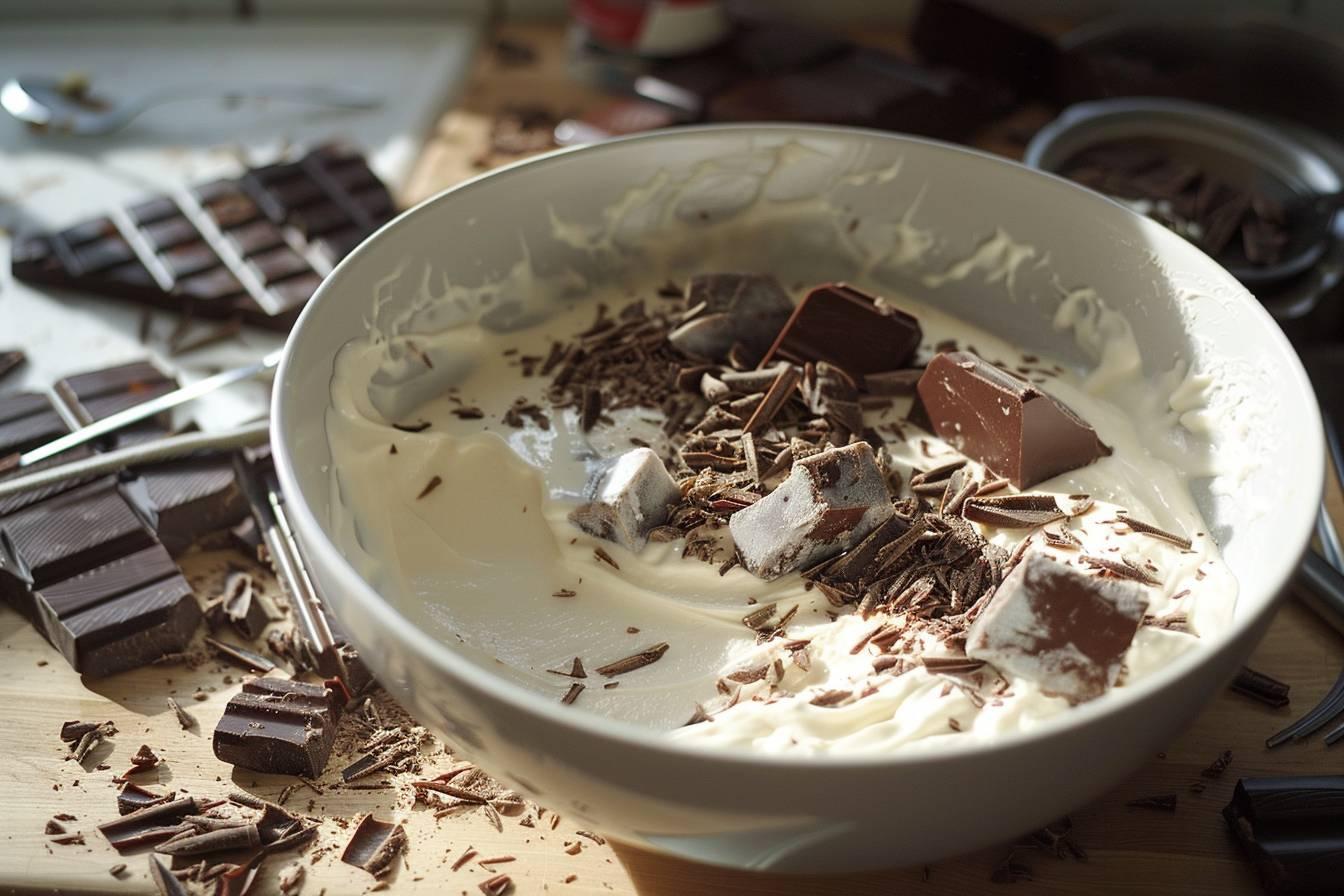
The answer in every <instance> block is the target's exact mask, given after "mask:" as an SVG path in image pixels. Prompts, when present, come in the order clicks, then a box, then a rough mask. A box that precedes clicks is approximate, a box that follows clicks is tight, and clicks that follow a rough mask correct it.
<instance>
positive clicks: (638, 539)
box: [569, 448, 681, 551]
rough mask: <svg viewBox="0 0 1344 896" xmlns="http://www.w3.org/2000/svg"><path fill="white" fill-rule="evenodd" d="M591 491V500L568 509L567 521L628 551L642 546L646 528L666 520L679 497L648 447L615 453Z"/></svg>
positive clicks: (675, 485)
mask: <svg viewBox="0 0 1344 896" xmlns="http://www.w3.org/2000/svg"><path fill="white" fill-rule="evenodd" d="M592 494H593V499H592V500H591V501H589V502H588V503H586V504H583V505H582V506H580V507H577V508H575V509H574V510H573V511H572V512H571V513H570V515H569V519H570V522H572V523H574V525H576V526H578V527H579V528H580V529H582V530H583V531H585V532H588V533H589V534H592V535H596V536H597V537H598V538H605V539H607V540H608V541H614V542H616V543H617V544H619V545H621V546H622V547H625V548H627V549H629V550H631V551H639V550H641V549H643V547H644V545H645V544H646V543H647V542H648V540H649V532H650V531H651V530H653V529H654V528H655V527H657V526H661V525H663V524H664V523H666V522H667V517H668V508H669V506H670V505H672V504H675V503H677V502H678V501H679V500H681V489H679V488H678V487H677V482H676V480H675V479H673V478H672V477H671V476H670V475H669V474H668V472H667V468H666V467H665V466H663V462H662V460H660V459H659V457H658V455H657V454H655V453H654V452H653V451H652V450H651V449H649V448H635V449H633V450H631V451H627V452H626V453H625V454H622V455H621V456H620V457H618V458H617V459H616V461H615V463H613V464H612V465H611V466H610V467H608V468H607V469H606V470H605V471H603V473H602V474H601V476H600V477H599V478H598V480H597V482H596V483H594V485H593V489H592Z"/></svg>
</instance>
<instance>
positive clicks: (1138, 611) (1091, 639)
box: [966, 551, 1148, 703]
mask: <svg viewBox="0 0 1344 896" xmlns="http://www.w3.org/2000/svg"><path fill="white" fill-rule="evenodd" d="M1147 594H1148V592H1147V590H1146V588H1145V587H1144V586H1143V585H1140V584H1138V583H1137V582H1131V581H1125V580H1119V579H1103V578H1100V577H1099V576H1095V575H1090V574H1088V573H1086V572H1083V571H1082V570H1080V569H1078V568H1076V567H1073V566H1070V565H1069V564H1067V563H1062V562H1060V561H1059V560H1055V559H1054V558H1052V557H1050V556H1049V555H1048V554H1044V553H1041V552H1038V551H1031V552H1028V553H1027V555H1026V556H1025V557H1024V558H1023V559H1022V562H1021V563H1019V564H1018V565H1017V567H1016V568H1015V569H1014V570H1013V571H1012V572H1011V573H1009V575H1008V576H1007V577H1006V578H1005V579H1004V580H1003V584H1001V585H1000V586H999V587H998V590H997V591H995V592H994V597H993V598H992V599H991V601H990V603H989V605H988V606H987V607H986V608H985V610H984V612H982V613H981V614H980V616H979V617H977V618H976V620H975V622H974V623H973V624H972V625H971V628H970V630H969V631H968V632H967V635H966V655H967V656H969V657H971V658H972V659H979V660H984V661H985V662H987V663H990V664H991V665H993V666H995V667H997V668H999V669H1001V670H1002V671H1004V672H1008V673H1011V674H1013V675H1020V676H1022V677H1023V678H1027V679H1030V680H1032V681H1034V682H1036V683H1037V684H1038V685H1039V686H1040V688H1041V691H1042V692H1043V693H1046V694H1049V695H1051V696H1058V697H1065V698H1067V699H1068V700H1069V701H1070V702H1073V703H1081V702H1083V701H1085V700H1091V699H1093V698H1096V697H1100V696H1101V695H1102V694H1104V693H1105V692H1106V689H1107V688H1109V687H1111V686H1112V685H1114V684H1115V681H1116V679H1117V678H1118V677H1119V675H1120V667H1121V663H1122V661H1123V659H1124V656H1125V651H1127V650H1128V649H1129V645H1130V642H1131V641H1133V640H1134V634H1135V632H1137V631H1138V629H1139V625H1140V623H1141V622H1142V621H1143V614H1144V612H1145V611H1146V610H1147V609H1148V596H1147Z"/></svg>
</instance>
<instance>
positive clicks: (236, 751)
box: [214, 678, 341, 778]
mask: <svg viewBox="0 0 1344 896" xmlns="http://www.w3.org/2000/svg"><path fill="white" fill-rule="evenodd" d="M340 716H341V700H340V699H339V698H338V697H337V696H336V692H335V691H333V690H332V689H331V688H329V687H327V686H325V685H315V684H304V683H302V682H297V681H286V680H284V679H280V678H257V679H254V680H252V681H248V682H245V683H244V684H243V689H242V691H241V692H240V693H238V694H235V695H234V697H233V698H232V699H230V700H229V703H228V705H227V706H226V707H225V708H224V715H223V716H221V717H220V720H219V724H218V726H216V728H215V737H214V747H215V756H217V757H218V758H219V759H220V760H222V761H224V762H228V763H231V764H233V765H238V766H241V767H243V768H247V769H252V770H253V771H258V772H264V773H266V774H273V775H301V776H303V777H308V778H315V777H317V776H318V775H320V774H322V769H323V768H325V767H326V764H327V758H328V757H329V756H330V755H331V745H332V742H333V741H334V740H335V738H336V724H337V722H338V721H339V720H340Z"/></svg>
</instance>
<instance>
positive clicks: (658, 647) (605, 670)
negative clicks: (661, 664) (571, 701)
mask: <svg viewBox="0 0 1344 896" xmlns="http://www.w3.org/2000/svg"><path fill="white" fill-rule="evenodd" d="M667 649H668V645H667V643H666V642H662V643H659V644H654V645H653V646H652V647H647V648H645V649H644V650H641V651H640V652H639V653H636V654H633V655H631V656H627V657H624V658H623V659H619V660H616V661H615V662H613V663H607V664H606V665H605V666H599V667H598V668H597V674H598V675H601V676H603V677H604V678H612V677H614V676H617V675H624V674H625V673H627V672H633V671H635V670H636V669H643V668H644V667H645V666H648V665H650V664H652V663H656V662H658V660H660V659H662V658H663V654H665V653H667ZM575 696H577V695H575Z"/></svg>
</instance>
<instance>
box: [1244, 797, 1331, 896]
mask: <svg viewBox="0 0 1344 896" xmlns="http://www.w3.org/2000/svg"><path fill="white" fill-rule="evenodd" d="M1341 818H1344V776H1339V775H1336V776H1333V777H1309V776H1305V775H1303V776H1298V777H1284V778H1243V779H1241V780H1240V781H1238V782H1237V786H1236V789H1235V790H1234V791H1233V793H1232V801H1231V802H1229V803H1228V804H1227V807H1226V808H1224V809H1223V819H1224V820H1225V821H1226V822H1227V826H1228V828H1229V829H1230V830H1231V832H1232V836H1233V837H1234V838H1235V839H1236V842H1237V845H1238V846H1239V847H1240V848H1241V850H1242V852H1243V853H1244V854H1245V855H1246V857H1247V858H1248V859H1250V860H1251V862H1252V863H1253V864H1254V866H1255V871H1256V874H1257V875H1258V876H1259V878H1260V882H1261V884H1262V885H1263V886H1264V888H1265V892H1267V893H1269V894H1272V896H1287V894H1293V896H1297V894H1320V896H1325V894H1329V893H1338V892H1339V882H1340V880H1341V879H1344V838H1342V837H1341V835H1340V819H1341Z"/></svg>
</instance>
